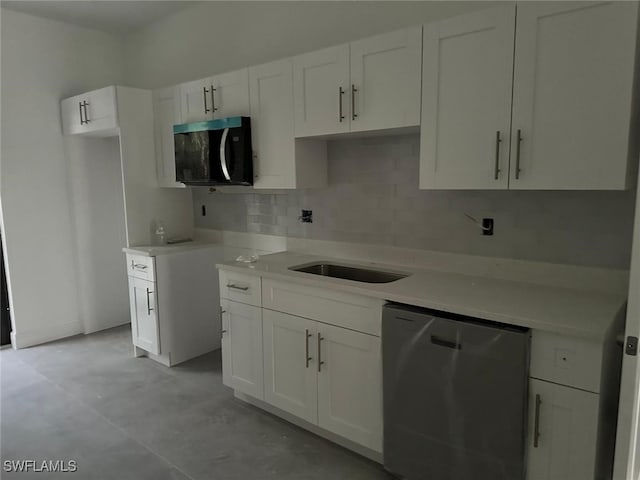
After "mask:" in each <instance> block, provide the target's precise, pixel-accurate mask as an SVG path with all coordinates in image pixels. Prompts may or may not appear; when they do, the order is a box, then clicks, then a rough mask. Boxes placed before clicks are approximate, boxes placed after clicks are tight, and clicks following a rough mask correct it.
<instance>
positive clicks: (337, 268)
mask: <svg viewBox="0 0 640 480" xmlns="http://www.w3.org/2000/svg"><path fill="white" fill-rule="evenodd" d="M289 270H293V271H296V272H304V273H311V274H313V275H322V276H323V277H332V278H343V279H345V280H353V281H355V282H364V283H390V282H395V281H396V280H400V279H401V278H405V277H408V276H409V275H407V274H404V273H396V272H387V271H384V270H371V269H368V268H360V267H350V266H347V265H338V264H336V263H322V262H317V263H307V264H305V265H296V266H295V267H290V268H289Z"/></svg>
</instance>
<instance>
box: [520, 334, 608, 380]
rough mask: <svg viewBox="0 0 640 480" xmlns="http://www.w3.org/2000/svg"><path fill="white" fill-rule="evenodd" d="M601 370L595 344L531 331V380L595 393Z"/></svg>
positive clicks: (598, 350)
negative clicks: (544, 381) (534, 379)
mask: <svg viewBox="0 0 640 480" xmlns="http://www.w3.org/2000/svg"><path fill="white" fill-rule="evenodd" d="M601 369H602V346H601V345H600V344H599V343H598V342H596V341H593V340H584V339H580V338H573V337H567V336H564V335H556V334H553V333H547V332H541V331H538V330H533V331H532V334H531V366H530V376H531V377H533V378H537V379H540V380H547V381H549V382H553V383H559V384H561V385H568V386H570V387H575V388H580V389H583V390H588V391H590V392H595V393H599V392H600V372H601Z"/></svg>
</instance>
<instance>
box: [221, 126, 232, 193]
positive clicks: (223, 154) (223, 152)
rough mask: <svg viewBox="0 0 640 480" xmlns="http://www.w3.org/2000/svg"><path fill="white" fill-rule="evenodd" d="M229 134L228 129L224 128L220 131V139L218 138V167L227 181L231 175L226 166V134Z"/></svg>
mask: <svg viewBox="0 0 640 480" xmlns="http://www.w3.org/2000/svg"><path fill="white" fill-rule="evenodd" d="M228 135H229V129H228V128H225V129H224V131H223V132H222V140H220V167H222V174H223V175H224V178H226V179H227V181H229V182H230V181H231V175H229V169H228V168H227V136H228Z"/></svg>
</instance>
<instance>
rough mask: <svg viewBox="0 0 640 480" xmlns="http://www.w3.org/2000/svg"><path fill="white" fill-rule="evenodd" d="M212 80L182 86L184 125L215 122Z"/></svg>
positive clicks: (204, 79) (196, 81)
mask: <svg viewBox="0 0 640 480" xmlns="http://www.w3.org/2000/svg"><path fill="white" fill-rule="evenodd" d="M211 86H212V80H211V78H210V77H209V78H203V79H202V80H194V81H192V82H187V83H183V84H182V85H180V87H179V88H180V99H181V100H180V101H181V113H182V115H181V116H182V121H183V122H184V123H190V122H201V121H205V120H213V109H212V108H211V104H212V100H213V96H212V92H211Z"/></svg>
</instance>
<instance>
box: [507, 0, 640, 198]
mask: <svg viewBox="0 0 640 480" xmlns="http://www.w3.org/2000/svg"><path fill="white" fill-rule="evenodd" d="M637 26H638V4H637V2H607V3H604V2H567V3H556V2H532V3H528V2H522V3H518V17H517V28H516V54H515V69H514V86H513V126H512V146H511V159H512V160H511V181H510V188H516V189H603V190H608V189H611V190H616V189H624V188H627V187H628V186H629V181H630V175H629V173H630V172H628V167H629V166H630V161H629V159H630V155H631V156H632V157H633V158H632V160H631V162H637V158H638V156H637V150H636V149H635V148H631V149H630V143H629V140H630V135H631V136H633V137H637V136H638V132H637V130H631V128H632V126H633V125H632V123H631V118H632V110H633V109H634V107H635V108H636V109H637V102H635V104H634V102H633V101H632V93H633V76H634V62H635V58H636V34H637V33H636V32H637ZM636 142H637V140H636Z"/></svg>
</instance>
